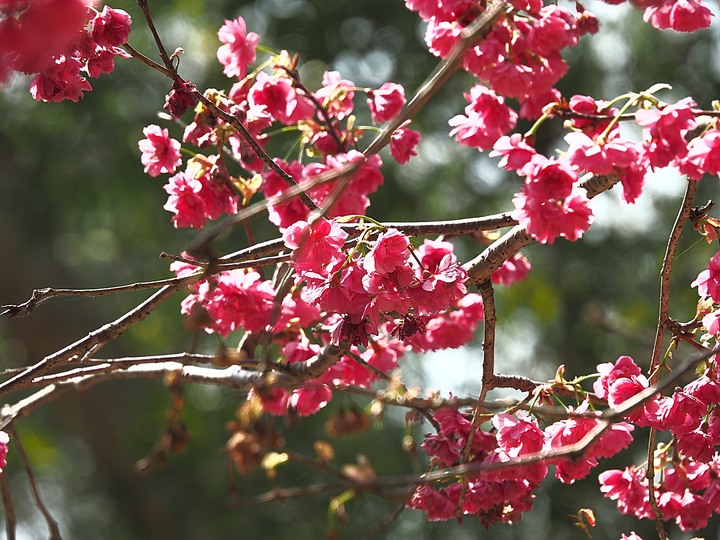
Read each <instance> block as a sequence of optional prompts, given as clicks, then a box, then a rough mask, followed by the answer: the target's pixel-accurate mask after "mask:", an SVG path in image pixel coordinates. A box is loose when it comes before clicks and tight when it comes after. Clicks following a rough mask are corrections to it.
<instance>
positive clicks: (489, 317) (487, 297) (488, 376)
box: [463, 279, 497, 462]
mask: <svg viewBox="0 0 720 540" xmlns="http://www.w3.org/2000/svg"><path fill="white" fill-rule="evenodd" d="M480 293H481V295H482V299H483V313H484V321H485V322H484V330H483V344H482V348H483V368H482V369H483V373H482V384H481V387H480V395H479V396H478V398H477V402H476V403H475V409H474V411H473V417H472V427H471V428H470V433H471V436H469V437H468V440H467V442H466V444H465V450H464V452H463V461H465V462H467V461H469V460H470V450H471V449H472V441H473V438H474V433H475V431H476V430H477V429H478V427H479V426H480V424H481V422H480V418H481V414H482V403H483V402H484V401H485V398H486V396H487V393H488V392H489V391H490V390H491V389H492V388H493V387H494V383H495V323H496V322H497V318H496V315H495V293H494V291H493V286H492V281H491V280H490V279H486V280H485V281H483V282H482V283H481V284H480Z"/></svg>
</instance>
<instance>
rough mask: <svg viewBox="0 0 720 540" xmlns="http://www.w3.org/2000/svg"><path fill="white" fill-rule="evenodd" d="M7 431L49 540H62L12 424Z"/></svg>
mask: <svg viewBox="0 0 720 540" xmlns="http://www.w3.org/2000/svg"><path fill="white" fill-rule="evenodd" d="M8 431H9V432H10V433H9V435H10V438H11V439H12V441H13V444H14V445H15V449H16V450H17V455H18V457H19V458H20V463H22V466H23V469H25V474H27V477H28V483H29V484H30V492H31V493H32V496H33V500H34V501H35V505H36V506H37V508H38V510H40V513H41V514H42V516H43V518H44V519H45V523H47V526H48V531H49V533H50V540H62V536H61V534H60V528H59V527H58V524H57V521H55V519H54V518H53V517H52V515H51V514H50V511H49V510H48V509H47V507H46V506H45V503H43V501H42V497H40V492H39V491H38V488H37V484H36V482H35V476H34V475H33V472H32V469H31V468H30V462H29V461H28V458H27V454H25V449H24V448H23V446H22V443H21V442H20V437H18V434H17V431H16V430H15V427H14V426H13V425H12V424H11V425H10V426H8Z"/></svg>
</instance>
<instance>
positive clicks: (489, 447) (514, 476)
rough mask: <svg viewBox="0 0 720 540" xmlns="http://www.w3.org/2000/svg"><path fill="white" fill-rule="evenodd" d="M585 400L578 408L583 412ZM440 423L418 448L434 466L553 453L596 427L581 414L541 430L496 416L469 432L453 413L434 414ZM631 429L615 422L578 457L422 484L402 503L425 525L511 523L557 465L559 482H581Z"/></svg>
mask: <svg viewBox="0 0 720 540" xmlns="http://www.w3.org/2000/svg"><path fill="white" fill-rule="evenodd" d="M586 410H587V402H586V403H584V404H583V405H582V406H580V407H579V408H577V409H576V412H585V411H586ZM434 418H435V420H436V421H437V422H438V423H439V425H440V430H439V432H438V433H436V434H431V435H427V436H426V438H425V441H424V442H423V444H422V448H423V449H424V450H425V452H426V453H427V454H428V455H429V456H430V458H431V464H432V465H433V466H435V467H437V468H440V469H442V468H445V467H453V466H456V465H460V464H461V463H468V464H479V465H486V466H488V467H492V466H493V465H498V464H502V463H506V462H510V461H513V460H517V459H518V458H522V457H523V456H528V455H531V454H538V453H540V452H552V451H553V450H555V449H559V448H563V447H565V446H567V445H570V444H574V443H577V442H579V441H581V440H582V439H583V437H585V435H587V434H588V432H590V431H591V430H592V429H593V428H595V427H596V426H597V424H598V420H596V419H593V418H587V417H571V418H568V419H567V420H560V421H558V422H554V423H552V424H549V425H548V426H546V427H545V429H542V428H541V427H540V425H539V423H538V421H537V420H536V419H534V418H533V417H530V416H523V415H521V414H517V415H511V414H507V413H501V414H497V415H494V416H492V417H491V418H489V419H488V422H486V424H488V427H487V429H485V430H483V429H478V430H476V431H473V430H472V422H471V417H470V416H469V415H467V414H463V413H461V412H459V411H456V410H452V409H440V410H438V411H437V412H436V413H435V414H434ZM632 430H633V426H632V425H630V424H628V423H625V422H621V423H618V424H615V425H613V426H612V429H611V430H609V431H608V432H606V433H605V434H603V435H602V437H600V439H599V440H597V441H596V442H595V443H593V444H592V445H591V446H590V447H589V448H588V449H587V451H586V452H585V453H584V454H583V455H582V457H581V458H579V459H569V458H556V459H555V460H542V461H535V462H532V463H529V464H527V465H523V466H518V467H512V468H508V469H494V470H493V469H489V470H486V471H481V472H477V473H471V474H470V475H467V476H466V477H465V478H464V479H463V480H460V481H456V482H453V483H450V484H448V485H445V486H442V487H441V486H429V485H427V486H422V487H419V488H417V490H416V491H415V494H414V495H413V497H412V498H411V499H410V501H409V502H408V506H410V507H411V508H415V509H417V510H422V511H424V512H425V513H426V514H427V516H428V519H430V520H431V521H439V520H447V519H454V518H460V517H464V516H475V517H477V518H478V519H479V520H480V522H481V523H483V525H485V526H489V525H491V524H493V523H495V522H501V523H509V524H512V523H517V522H518V521H519V520H520V519H521V517H522V513H523V512H527V511H529V510H531V509H532V506H533V501H534V498H535V497H534V495H533V491H534V490H535V489H536V488H537V487H538V486H539V485H540V484H541V483H542V481H543V480H544V479H545V477H546V476H547V474H548V471H549V469H548V464H554V465H555V476H556V478H557V479H558V480H560V481H561V482H562V483H565V484H572V483H574V482H575V481H576V480H579V479H581V478H584V477H585V476H587V475H588V474H589V473H590V471H591V470H592V469H593V468H594V467H595V466H597V464H598V459H599V458H608V457H611V456H613V455H614V454H616V453H617V452H619V451H620V450H622V449H623V448H626V447H627V446H628V445H629V444H630V442H632V435H631V432H632Z"/></svg>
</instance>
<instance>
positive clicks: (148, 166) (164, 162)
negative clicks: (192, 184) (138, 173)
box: [138, 124, 182, 178]
mask: <svg viewBox="0 0 720 540" xmlns="http://www.w3.org/2000/svg"><path fill="white" fill-rule="evenodd" d="M143 134H144V135H145V137H147V138H146V139H141V140H140V141H139V142H138V147H139V148H140V151H141V152H142V156H141V157H140V160H141V162H142V164H143V165H144V166H145V173H146V174H148V175H150V176H152V177H153V178H155V177H157V176H158V175H160V173H170V174H172V173H174V172H175V169H177V168H178V167H179V166H180V164H181V163H182V157H181V155H180V142H179V141H176V140H175V139H173V138H171V137H170V135H169V133H168V130H167V129H163V128H161V127H160V126H158V125H155V124H151V125H149V126H147V127H145V128H143Z"/></svg>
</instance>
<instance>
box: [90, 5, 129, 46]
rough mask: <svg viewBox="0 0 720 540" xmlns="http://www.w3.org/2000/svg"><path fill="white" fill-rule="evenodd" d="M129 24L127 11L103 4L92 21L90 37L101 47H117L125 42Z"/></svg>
mask: <svg viewBox="0 0 720 540" xmlns="http://www.w3.org/2000/svg"><path fill="white" fill-rule="evenodd" d="M131 24H132V19H131V18H130V15H129V14H128V13H127V12H125V11H123V10H122V9H113V8H111V7H109V6H104V7H103V10H102V11H101V12H100V13H98V14H97V15H96V16H95V18H94V19H93V21H92V37H93V39H94V40H95V43H97V44H98V45H100V46H101V47H118V46H120V45H123V44H124V43H127V40H128V36H129V35H130V25H131Z"/></svg>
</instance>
